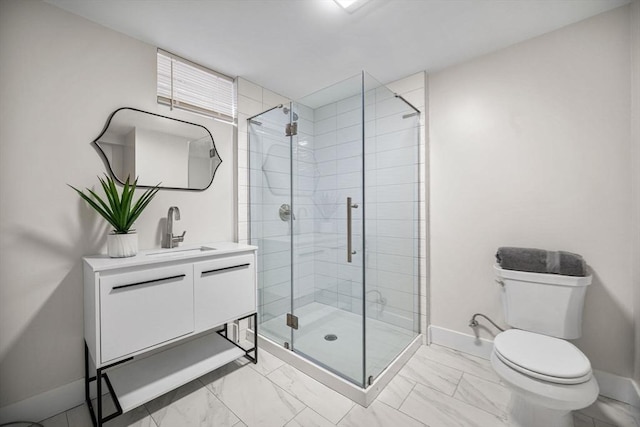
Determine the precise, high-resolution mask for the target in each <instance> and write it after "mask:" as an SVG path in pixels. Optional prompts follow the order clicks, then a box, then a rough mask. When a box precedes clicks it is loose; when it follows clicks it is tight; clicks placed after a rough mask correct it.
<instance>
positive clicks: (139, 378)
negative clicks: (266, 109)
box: [83, 243, 258, 426]
mask: <svg viewBox="0 0 640 427" xmlns="http://www.w3.org/2000/svg"><path fill="white" fill-rule="evenodd" d="M83 260H84V324H85V330H84V335H85V343H86V347H85V377H86V378H85V394H86V396H85V397H86V400H87V404H88V406H89V411H90V412H91V416H92V421H93V423H94V425H96V426H100V425H102V423H103V422H106V421H108V420H110V419H112V418H114V417H116V416H118V415H120V414H122V413H124V412H127V411H129V410H131V409H133V408H135V407H137V406H140V405H142V404H144V403H146V402H148V401H150V400H152V399H154V398H156V397H158V396H160V395H162V394H164V393H166V392H168V391H170V390H172V389H174V388H176V387H179V386H181V385H183V384H186V383H187V382H189V381H192V380H194V379H195V378H198V377H199V376H201V375H203V374H205V373H207V372H209V371H212V370H214V369H216V368H218V367H220V366H222V365H224V364H226V363H229V362H231V361H233V360H235V359H237V358H239V357H243V356H244V357H247V358H249V359H250V360H251V361H253V362H254V363H255V362H257V356H258V349H257V341H254V347H253V348H250V349H244V348H242V347H240V346H239V345H238V344H236V343H234V342H233V341H231V340H230V339H228V337H227V326H226V324H227V323H228V322H232V321H235V320H237V319H241V318H247V317H253V318H254V327H255V324H256V323H257V322H256V321H257V318H256V317H257V314H256V309H257V306H256V301H257V290H256V282H257V281H256V248H255V247H253V246H248V245H241V244H237V243H214V244H211V245H208V246H206V247H198V248H191V249H189V248H176V249H167V250H163V251H156V252H141V253H140V254H138V255H136V256H135V257H131V258H119V259H117V258H108V257H106V256H104V255H103V256H93V257H85V258H84V259H83ZM251 354H253V356H251ZM90 367H91V368H93V367H95V376H93V375H92V374H90V372H89V371H90V369H89V368H90ZM92 373H93V372H92ZM96 378H102V379H103V381H99V382H97V388H98V394H100V393H101V389H102V385H103V383H104V385H106V386H107V387H108V389H109V392H110V394H111V395H112V398H113V400H114V406H115V408H116V412H115V413H114V414H109V415H108V416H106V417H103V414H102V404H101V402H98V403H97V405H96V408H95V411H94V408H93V405H92V404H91V400H90V398H89V384H90V383H91V382H92V381H95V380H96ZM98 400H99V399H98Z"/></svg>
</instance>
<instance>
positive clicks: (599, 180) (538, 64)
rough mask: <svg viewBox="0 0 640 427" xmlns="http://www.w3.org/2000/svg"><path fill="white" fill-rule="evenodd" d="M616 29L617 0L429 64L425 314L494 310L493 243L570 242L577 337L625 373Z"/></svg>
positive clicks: (622, 79)
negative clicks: (581, 277) (572, 19)
mask: <svg viewBox="0 0 640 427" xmlns="http://www.w3.org/2000/svg"><path fill="white" fill-rule="evenodd" d="M629 28H630V27H629V7H628V6H625V7H622V8H619V9H616V10H613V11H611V12H607V13H604V14H602V15H598V16H596V17H593V18H591V19H588V20H586V21H582V22H579V23H576V24H573V25H570V26H567V27H565V28H562V29H560V30H557V31H554V32H552V33H549V34H546V35H543V36H540V37H538V38H535V39H532V40H529V41H525V42H523V43H519V44H517V45H514V46H512V47H510V48H507V49H504V50H501V51H499V52H496V53H493V54H490V55H485V56H483V57H480V58H478V59H476V60H473V61H470V62H467V63H464V64H462V65H459V66H455V67H451V68H448V69H445V70H443V71H440V72H438V73H435V74H433V75H431V76H430V79H429V93H430V96H429V104H430V110H431V114H430V123H431V138H430V144H431V154H430V155H431V178H430V179H431V228H430V230H431V271H432V276H431V296H432V301H431V309H432V318H431V320H432V324H433V325H435V326H440V327H443V328H448V329H451V330H454V331H459V332H462V333H466V334H473V332H472V330H471V329H470V328H469V327H468V322H469V318H470V317H471V315H472V314H473V313H475V312H482V313H485V314H487V315H488V316H490V317H492V318H494V319H496V320H498V321H499V322H500V323H503V322H502V320H503V319H502V312H501V307H500V301H499V299H498V298H499V293H498V287H497V285H496V284H495V282H494V277H493V272H492V264H493V263H494V254H495V252H496V249H497V248H498V247H499V246H527V247H537V248H544V249H551V250H558V249H560V250H567V251H571V252H577V253H579V254H582V255H583V256H584V257H585V259H586V261H587V262H588V263H589V265H590V266H591V267H592V268H593V272H594V280H593V284H592V285H591V287H590V288H589V290H588V292H587V300H586V307H585V312H584V321H583V325H584V329H583V337H582V338H581V339H579V340H577V341H576V344H577V345H578V346H579V347H580V348H581V349H582V350H583V351H585V353H586V354H587V356H588V357H589V358H590V360H591V362H592V365H593V366H594V367H595V368H596V369H599V370H603V371H607V372H610V373H614V374H618V375H622V376H625V377H630V376H631V375H632V371H633V364H634V345H633V342H634V332H633V329H634V326H633V299H632V296H633V290H632V261H631V256H632V252H631V250H632V237H631V229H632V218H631V199H632V197H631V196H632V188H631V187H632V175H631V162H630V160H629V159H630V158H631V157H630V156H631V145H630V133H629V132H630V126H629V123H630V95H629V94H630V77H629V76H630V73H631V70H630V62H629V49H630V44H629ZM483 335H484V336H486V335H487V334H486V333H484V331H483Z"/></svg>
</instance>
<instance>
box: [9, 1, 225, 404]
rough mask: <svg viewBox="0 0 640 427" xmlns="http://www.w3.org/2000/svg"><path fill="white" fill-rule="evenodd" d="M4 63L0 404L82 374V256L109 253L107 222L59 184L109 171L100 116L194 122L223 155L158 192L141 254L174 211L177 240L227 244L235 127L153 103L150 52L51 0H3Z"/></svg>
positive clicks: (143, 224) (143, 230)
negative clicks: (187, 182)
mask: <svg viewBox="0 0 640 427" xmlns="http://www.w3.org/2000/svg"><path fill="white" fill-rule="evenodd" d="M0 64H1V67H2V72H1V74H0V117H1V118H2V125H1V126H0V233H1V239H0V378H1V379H0V407H5V406H6V405H9V404H13V403H14V402H17V401H20V400H22V399H26V398H29V397H30V396H34V395H37V394H39V393H42V392H45V391H48V390H52V389H56V388H57V387H60V386H64V385H66V384H69V383H72V382H74V381H76V380H79V379H81V378H82V377H83V375H84V372H83V333H82V331H83V324H82V265H81V257H82V256H83V255H85V254H94V253H98V252H105V240H106V238H105V234H106V231H107V226H106V224H105V221H103V220H101V219H99V218H98V217H97V215H96V214H95V213H93V212H92V211H91V210H90V209H89V208H88V207H87V206H86V205H85V204H84V202H82V201H81V200H80V198H79V197H78V196H77V195H76V194H75V193H74V192H73V190H71V189H70V188H69V187H67V186H66V184H67V183H69V184H73V185H75V186H78V187H81V188H84V187H92V186H93V187H96V184H97V182H98V181H97V178H96V175H102V174H103V173H104V172H105V167H104V165H103V163H102V161H101V159H100V157H99V155H98V153H97V152H96V150H95V149H94V148H93V147H91V146H90V144H89V143H90V142H91V141H92V140H93V139H94V138H95V137H96V136H97V135H98V134H99V133H100V131H101V130H102V128H103V126H104V124H105V122H106V119H107V117H108V115H109V114H110V113H111V112H112V111H114V110H115V109H117V108H119V107H124V106H130V107H137V108H140V109H142V110H147V111H150V112H155V113H160V114H164V115H169V116H172V117H176V118H181V119H183V120H188V121H193V122H197V123H199V124H202V125H204V126H206V127H207V128H208V129H209V130H210V131H211V133H212V134H213V135H214V138H215V141H216V147H217V149H218V150H219V151H220V155H221V157H222V159H223V163H222V165H221V166H220V169H219V171H218V172H217V174H216V179H215V181H214V182H213V185H212V186H211V188H209V189H208V190H206V191H204V192H183V191H161V192H160V193H158V195H157V197H156V199H155V200H154V201H153V202H152V203H151V204H150V206H149V208H148V209H147V210H146V211H145V212H144V213H143V214H142V216H141V217H140V218H139V219H138V221H137V223H136V229H137V230H138V233H139V237H140V242H139V243H140V247H141V248H143V249H144V248H153V247H159V245H160V234H161V228H160V225H161V218H163V217H166V214H167V209H168V208H169V206H171V205H176V206H179V207H180V209H181V211H182V220H181V221H179V222H177V223H176V224H175V228H176V230H175V231H176V233H180V232H182V230H183V229H186V230H187V234H186V238H185V244H194V243H200V242H207V241H215V240H231V239H233V237H234V232H235V205H234V199H233V194H234V178H233V176H234V165H235V158H234V157H235V154H234V152H233V143H232V138H233V128H232V126H230V125H226V124H222V123H219V122H214V121H212V120H208V119H204V118H201V117H199V116H196V115H192V114H187V113H182V114H180V113H179V112H174V113H172V112H169V111H168V109H167V108H165V107H162V106H159V105H157V103H156V93H155V90H156V49H155V47H154V46H150V45H147V44H144V43H141V42H138V41H136V40H133V39H131V38H129V37H126V36H124V35H121V34H118V33H116V32H113V31H111V30H109V29H106V28H104V27H101V26H98V25H96V24H93V23H91V22H89V21H87V20H85V19H83V18H80V17H77V16H75V15H71V14H69V13H67V12H64V11H62V10H60V9H58V8H56V7H53V6H51V5H49V4H46V3H42V2H40V1H20V0H6V1H5V0H3V1H1V2H0ZM80 393H82V391H81V390H80ZM81 397H82V395H81V394H79V395H78V398H79V399H80V398H81ZM78 403H79V402H78ZM62 409H66V408H62ZM0 412H1V411H0Z"/></svg>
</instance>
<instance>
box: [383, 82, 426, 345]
mask: <svg viewBox="0 0 640 427" xmlns="http://www.w3.org/2000/svg"><path fill="white" fill-rule="evenodd" d="M427 78H428V76H427V74H426V73H425V72H419V73H416V74H413V75H411V76H408V77H406V78H404V79H400V80H397V81H395V82H392V83H389V84H387V87H388V88H389V89H391V90H392V91H393V92H395V93H397V94H398V95H400V96H402V97H403V98H404V99H406V100H407V101H408V102H410V103H411V104H412V105H413V106H414V107H416V108H417V109H418V110H419V111H420V127H419V134H420V146H419V150H418V162H419V164H418V182H419V186H418V188H419V191H418V197H417V198H416V199H415V200H416V201H417V210H418V214H417V216H414V218H417V221H418V229H419V233H418V234H419V239H418V240H419V241H418V243H417V248H418V251H417V254H414V255H415V256H417V257H418V263H419V266H418V271H419V275H420V279H419V284H418V289H416V290H415V291H414V292H416V293H417V294H418V295H419V298H416V300H417V301H419V307H417V308H416V312H418V313H420V317H419V322H420V331H421V333H423V334H424V339H425V342H426V332H427V326H428V325H429V302H428V298H429V293H430V292H429V282H428V277H429V257H428V254H427V250H428V245H427V230H428V224H429V212H428V206H427V203H426V200H428V198H429V187H428V185H427V181H426V177H427V176H428V174H429V171H428V169H427V168H428V165H429V161H428V155H429V150H428V146H429V140H428V134H429V132H428V124H429V121H428V117H429V111H428V108H427V105H428V104H427V102H426V100H427V96H428V93H427ZM395 141H408V139H407V138H397V139H395ZM377 142H378V144H391V143H392V142H391V141H389V140H387V139H386V138H385V137H384V136H378V140H377ZM390 172H391V171H390ZM377 178H378V180H379V181H378V182H380V179H382V180H383V181H382V182H384V183H388V181H387V178H386V177H385V174H384V173H382V174H381V173H378V177H377ZM394 178H395V179H397V180H398V181H396V183H400V182H404V181H405V180H406V179H407V178H408V177H407V175H400V174H398V175H396V176H395V177H394ZM405 212H406V211H405ZM378 213H379V214H380V210H379V211H378ZM402 243H403V242H402V241H401V240H398V239H397V238H396V237H395V236H384V237H380V236H379V237H378V245H379V246H380V247H383V248H385V252H386V253H388V254H393V255H405V256H406V255H408V248H407V247H406V246H404V245H403V244H402Z"/></svg>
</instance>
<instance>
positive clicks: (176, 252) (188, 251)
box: [145, 246, 216, 257]
mask: <svg viewBox="0 0 640 427" xmlns="http://www.w3.org/2000/svg"><path fill="white" fill-rule="evenodd" d="M215 250H216V248H212V247H209V246H200V247H199V248H185V249H163V250H161V251H156V252H147V253H146V254H145V255H146V256H152V257H168V256H186V255H194V254H198V253H202V252H208V251H215Z"/></svg>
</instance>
